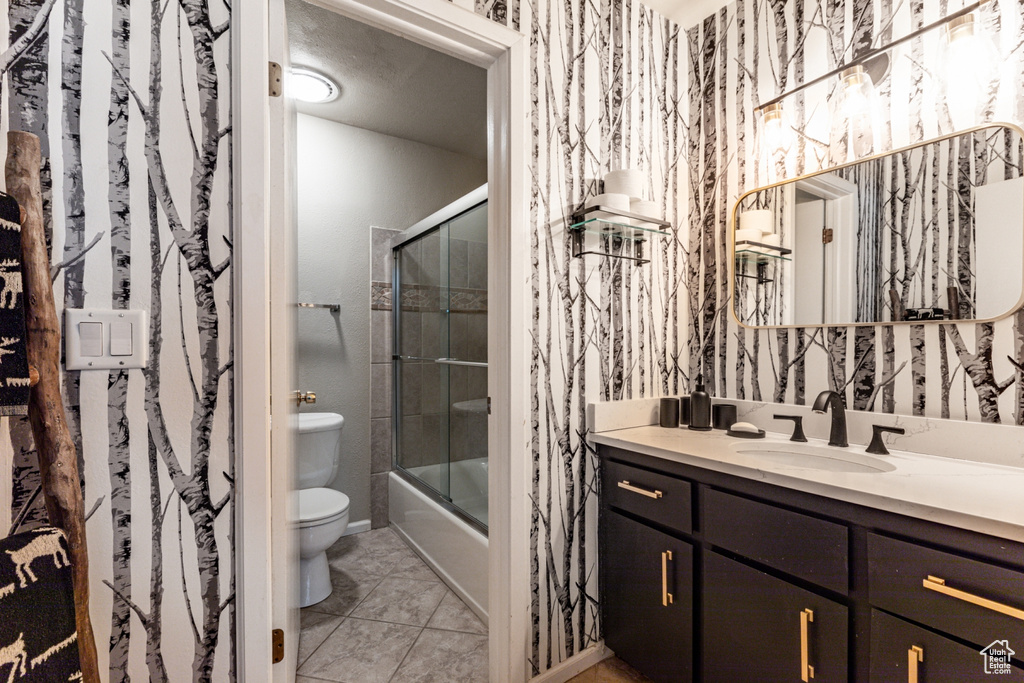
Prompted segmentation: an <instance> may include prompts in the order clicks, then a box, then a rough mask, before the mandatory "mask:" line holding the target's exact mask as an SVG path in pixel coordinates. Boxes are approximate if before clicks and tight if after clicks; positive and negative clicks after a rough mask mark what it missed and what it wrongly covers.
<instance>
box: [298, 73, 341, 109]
mask: <svg viewBox="0 0 1024 683" xmlns="http://www.w3.org/2000/svg"><path fill="white" fill-rule="evenodd" d="M288 86H289V90H291V94H292V97H294V98H295V99H297V100H299V101H300V102H308V103H310V104H322V103H324V102H330V101H331V100H335V99H337V98H338V94H339V93H340V92H341V88H339V87H338V84H337V83H335V82H334V81H332V80H331V79H330V78H328V77H327V76H324V75H323V74H318V73H317V72H315V71H310V70H309V69H292V70H291V79H290V80H289V83H288Z"/></svg>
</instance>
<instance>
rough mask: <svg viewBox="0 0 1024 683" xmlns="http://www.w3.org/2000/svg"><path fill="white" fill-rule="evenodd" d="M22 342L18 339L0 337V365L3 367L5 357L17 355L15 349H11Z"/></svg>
mask: <svg viewBox="0 0 1024 683" xmlns="http://www.w3.org/2000/svg"><path fill="white" fill-rule="evenodd" d="M20 341H21V340H20V339H18V338H17V337H0V365H3V362H4V356H6V355H8V354H11V353H16V352H15V350H14V349H12V348H9V347H11V346H14V345H15V344H17V343H18V342H20Z"/></svg>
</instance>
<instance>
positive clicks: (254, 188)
mask: <svg viewBox="0 0 1024 683" xmlns="http://www.w3.org/2000/svg"><path fill="white" fill-rule="evenodd" d="M317 4H318V5H320V6H322V7H326V8H329V9H331V10H333V11H337V12H339V13H342V14H345V15H346V16H350V17H352V18H355V19H359V20H361V21H363V22H365V23H368V24H370V25H373V26H375V27H377V28H382V29H385V30H387V31H388V32H391V33H396V34H400V35H403V36H407V37H411V38H413V39H414V40H415V41H416V42H419V43H421V44H424V45H428V46H431V47H433V48H434V49H437V50H440V51H442V52H444V53H446V54H449V55H452V56H456V57H459V58H461V59H463V60H465V61H468V62H470V63H472V64H476V65H477V66H480V67H482V68H485V69H486V70H487V83H488V85H487V87H488V107H489V109H488V141H487V144H488V149H489V150H490V154H489V161H488V185H489V205H488V243H489V248H488V289H489V292H490V299H489V312H488V338H489V339H491V340H497V341H495V342H494V343H493V346H492V347H490V348H489V349H488V387H489V391H490V392H491V395H492V405H491V410H492V412H491V415H490V418H489V427H490V428H489V430H488V451H489V454H490V460H491V466H490V468H489V473H488V480H489V488H490V492H491V493H490V501H489V526H490V557H489V560H488V562H489V571H488V582H489V584H490V586H491V591H490V592H491V595H492V598H491V600H490V608H491V609H490V611H491V615H492V624H491V629H490V646H489V647H490V669H491V673H490V678H491V680H509V681H519V680H526V677H527V675H526V671H525V663H524V658H523V657H521V656H520V655H519V654H518V653H522V652H525V651H526V649H527V648H528V643H527V639H528V632H529V628H528V624H527V616H526V614H525V613H524V612H523V611H522V610H521V609H518V608H514V607H513V606H519V605H522V604H525V603H526V602H527V601H528V600H529V579H528V576H529V570H528V538H527V535H526V532H525V529H526V528H527V526H526V525H527V524H528V522H527V519H528V518H527V513H528V510H527V509H525V508H522V506H521V505H518V504H517V505H516V506H515V507H513V505H512V500H517V501H522V500H525V499H526V496H527V492H528V490H529V477H528V467H526V465H528V463H527V462H525V461H524V459H523V458H522V457H517V458H515V460H513V458H512V457H511V453H512V452H513V450H515V452H517V453H519V452H521V448H522V447H523V446H522V445H523V444H528V443H529V419H528V414H529V398H528V395H527V390H528V387H525V386H523V384H522V382H519V381H515V379H518V378H521V377H523V376H526V375H527V374H528V372H529V355H528V349H522V348H516V349H514V348H511V345H510V344H509V340H508V338H507V337H508V330H510V329H513V328H515V327H517V326H519V327H521V326H522V325H524V324H525V321H526V320H527V319H528V311H529V301H528V297H529V291H528V288H524V286H523V284H522V283H523V282H526V281H527V278H528V273H529V261H528V258H527V256H526V254H525V252H524V250H522V249H521V248H520V246H521V245H522V244H526V243H528V241H529V230H528V225H527V223H528V221H527V207H528V205H529V204H528V197H529V192H528V188H529V172H528V162H529V145H528V143H527V141H528V128H527V124H528V117H527V113H526V112H527V107H528V103H529V98H528V93H527V91H528V84H529V78H528V65H529V52H528V49H529V44H528V41H527V40H526V39H525V38H524V36H523V35H521V34H519V33H517V32H515V31H512V30H510V29H507V28H505V27H503V26H500V25H498V24H495V23H494V22H491V21H489V20H487V19H485V18H483V17H480V16H478V15H475V14H473V13H472V12H468V11H467V10H465V9H463V8H461V7H459V6H456V5H454V4H452V3H449V2H446V1H445V0H415V1H414V0H317ZM268 6H269V9H270V12H269V13H268V12H267V8H268ZM237 12H238V18H237V26H238V28H239V31H238V32H237V33H236V32H233V35H243V34H244V35H247V36H250V38H249V39H248V40H247V41H246V42H243V41H241V40H236V41H235V42H234V43H233V45H232V49H233V51H234V55H235V57H234V59H233V61H234V63H236V64H237V65H238V68H237V78H236V79H234V82H235V83H236V91H235V107H236V111H237V123H236V127H237V130H236V139H237V141H238V144H237V147H236V154H235V158H236V169H237V170H236V174H237V181H236V184H235V197H236V208H237V214H238V216H239V217H240V219H242V220H243V221H245V223H246V225H247V226H248V227H247V229H246V230H245V231H242V233H241V234H240V236H239V238H238V241H237V243H236V245H235V253H236V257H237V266H238V269H239V277H240V280H241V281H243V282H244V283H245V287H243V288H240V291H239V296H238V300H237V304H236V308H237V310H238V315H237V318H236V325H235V329H236V340H237V342H236V343H237V345H238V346H237V348H238V361H237V369H238V377H239V384H240V385H243V386H244V387H245V388H246V389H245V390H244V391H240V392H239V400H238V403H239V410H238V414H239V418H238V421H237V425H236V434H237V435H238V439H239V446H240V449H242V450H247V451H248V452H249V455H248V456H246V457H245V458H243V459H242V460H243V462H242V463H241V465H242V467H241V468H240V469H241V471H240V474H239V477H240V479H239V488H240V494H239V504H240V513H239V528H238V533H239V538H240V540H241V551H240V553H239V569H238V571H239V576H240V579H241V580H240V582H239V597H238V600H239V604H240V608H241V609H240V622H239V628H240V635H239V643H240V650H239V660H238V661H239V676H240V677H245V678H246V679H247V680H249V679H251V680H265V679H266V678H267V676H268V670H267V667H266V659H265V657H266V653H267V652H269V651H270V650H271V631H272V629H274V628H285V630H286V633H285V642H286V647H287V643H290V642H294V640H292V638H293V636H294V633H292V632H291V631H289V630H288V627H287V620H286V619H284V618H279V617H278V616H275V615H278V613H279V610H280V609H284V608H286V607H287V605H286V604H284V603H281V601H280V600H279V599H278V597H277V595H276V594H275V593H274V592H273V591H272V590H271V587H272V585H274V584H273V581H272V577H274V576H281V575H282V572H280V571H278V569H279V560H278V556H279V555H280V551H279V549H278V548H277V544H276V543H274V542H273V540H272V538H271V536H270V535H269V534H268V530H269V529H270V528H272V527H273V528H281V525H282V524H283V520H284V515H283V512H282V511H283V508H284V507H285V506H284V505H283V503H282V502H280V501H282V498H281V494H280V493H278V494H275V493H274V491H279V490H280V489H279V486H280V484H281V480H280V478H276V477H275V476H274V473H275V472H278V471H281V465H280V464H279V463H281V462H284V461H286V460H288V459H289V458H290V455H289V454H288V453H289V452H288V451H287V450H283V449H281V448H278V446H277V444H276V440H275V439H272V438H271V436H272V435H271V433H270V420H269V409H268V407H269V401H268V396H269V388H270V386H271V385H273V386H276V387H277V388H278V390H277V391H275V393H274V396H275V399H274V400H275V402H276V401H278V398H277V397H278V396H282V397H283V396H285V395H286V394H287V393H288V392H287V390H286V389H285V386H286V385H287V381H285V380H284V379H282V378H281V377H280V376H278V375H279V373H278V371H277V368H278V367H280V363H278V362H275V357H276V358H277V360H278V361H279V360H280V358H279V356H276V355H275V352H274V351H272V350H271V347H270V343H269V342H270V337H271V336H272V334H271V332H272V330H273V325H272V322H273V319H272V318H271V317H270V316H269V315H268V310H267V300H268V298H269V299H270V300H271V301H273V300H275V296H276V297H277V299H276V300H278V301H283V300H284V299H285V296H284V295H282V294H281V289H280V282H279V281H278V280H277V279H274V278H273V277H271V273H277V272H278V269H277V268H275V267H274V263H275V262H276V260H277V254H275V252H274V246H273V245H274V244H275V242H276V240H275V239H274V235H275V232H281V231H282V226H285V228H287V225H288V223H289V220H288V216H289V212H288V211H287V207H286V206H285V205H286V204H287V201H288V200H289V197H290V194H289V193H288V192H286V190H287V188H288V187H289V180H288V168H289V167H288V165H287V163H284V161H283V160H285V159H287V147H288V146H287V144H286V143H287V132H286V128H285V126H284V124H283V119H282V118H281V116H280V114H275V110H274V106H273V104H272V103H273V102H274V101H275V99H274V98H273V97H272V96H268V92H267V71H266V68H265V65H266V63H267V61H268V60H269V61H271V62H278V63H285V62H286V61H287V52H286V48H285V45H286V42H285V40H284V38H283V36H282V35H281V34H282V33H283V29H284V27H285V23H284V21H283V20H278V19H280V18H281V17H283V12H284V0H268V5H261V4H260V3H243V4H241V5H240V6H239V7H238V8H237ZM259 35H264V36H269V40H267V41H265V42H260V41H259V40H253V39H252V36H259ZM282 99H283V98H279V99H277V100H276V101H277V102H281V101H282ZM268 107H270V116H269V117H268V116H267V115H266V113H265V112H266V111H267V108H268ZM260 225H262V226H263V228H262V230H261V229H259V227H257V226H260ZM293 300H294V299H293ZM292 310H294V309H292ZM503 338H504V339H503ZM282 348H283V347H282V346H281V345H278V346H277V347H276V354H280V353H281V350H282ZM514 378H515V379H514ZM293 388H294V387H293ZM293 405H294V403H293ZM278 424H280V423H278ZM280 431H281V430H280V429H278V430H275V434H276V433H278V432H280ZM271 441H275V447H274V451H273V453H272V454H271V452H270V443H271ZM513 445H515V449H513ZM258 452H266V453H267V454H268V456H270V457H269V458H268V459H267V460H263V459H261V458H260V457H259V455H258V454H257V453H258ZM282 454H283V457H282ZM513 530H516V533H515V534H513ZM292 671H293V672H294V669H292ZM269 675H270V676H272V677H273V678H274V680H289V676H288V674H287V673H286V672H285V670H284V669H283V668H281V667H274V668H273V669H271V670H270V674H269Z"/></svg>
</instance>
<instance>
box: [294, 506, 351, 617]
mask: <svg viewBox="0 0 1024 683" xmlns="http://www.w3.org/2000/svg"><path fill="white" fill-rule="evenodd" d="M296 493H297V494H298V498H299V500H298V511H299V522H298V532H299V562H300V564H299V607H309V606H310V605H315V604H316V603H318V602H320V601H321V600H324V599H326V598H327V596H329V595H330V594H331V572H330V568H329V567H328V566H327V553H326V550H327V549H328V548H330V547H331V546H332V545H334V543H335V541H337V540H338V539H339V538H341V537H342V535H343V534H344V533H345V529H346V527H348V503H349V501H348V496H346V495H345V494H344V493H342V492H341V491H335V490H334V489H328V488H311V489H302V490H300V491H297V492H296Z"/></svg>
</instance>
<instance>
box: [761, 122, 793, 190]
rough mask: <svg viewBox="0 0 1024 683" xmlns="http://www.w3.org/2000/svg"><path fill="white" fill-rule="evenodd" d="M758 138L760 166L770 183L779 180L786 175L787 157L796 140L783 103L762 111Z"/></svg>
mask: <svg viewBox="0 0 1024 683" xmlns="http://www.w3.org/2000/svg"><path fill="white" fill-rule="evenodd" d="M758 136H759V137H760V140H759V142H758V145H757V149H758V155H759V159H758V161H759V166H760V167H761V170H762V171H763V172H764V173H765V174H766V177H767V179H768V181H769V182H774V181H776V180H779V179H780V178H782V177H783V176H785V174H786V161H787V157H788V156H789V151H790V149H792V147H793V143H794V142H795V139H796V136H795V134H794V133H793V126H791V125H790V123H789V119H788V118H787V117H786V114H785V112H784V111H783V110H782V103H781V102H776V103H774V104H769V105H767V106H765V107H764V108H763V109H761V125H760V126H759V127H758Z"/></svg>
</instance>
